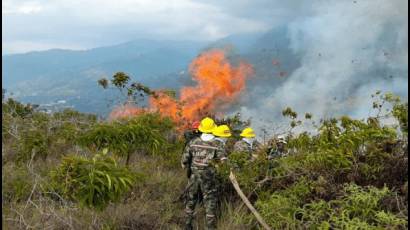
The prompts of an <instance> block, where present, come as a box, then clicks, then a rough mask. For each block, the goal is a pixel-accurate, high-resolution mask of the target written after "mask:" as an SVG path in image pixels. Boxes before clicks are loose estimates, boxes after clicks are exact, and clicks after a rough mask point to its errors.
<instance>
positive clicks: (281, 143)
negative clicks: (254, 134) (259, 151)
mask: <svg viewBox="0 0 410 230" xmlns="http://www.w3.org/2000/svg"><path fill="white" fill-rule="evenodd" d="M286 144H287V142H286V139H285V137H284V136H279V137H278V140H277V141H276V148H275V147H273V146H271V147H270V148H269V149H268V160H271V159H273V158H276V157H283V156H286V155H287V151H286V148H285V147H286Z"/></svg>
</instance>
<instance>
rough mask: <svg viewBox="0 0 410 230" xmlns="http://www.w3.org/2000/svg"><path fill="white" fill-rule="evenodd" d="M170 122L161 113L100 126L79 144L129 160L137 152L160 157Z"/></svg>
mask: <svg viewBox="0 0 410 230" xmlns="http://www.w3.org/2000/svg"><path fill="white" fill-rule="evenodd" d="M172 127H173V125H172V123H171V121H170V120H169V119H163V118H161V117H160V115H159V114H144V115H141V116H138V117H136V118H133V119H131V120H122V121H114V122H112V123H100V124H97V125H95V126H94V127H93V128H92V129H91V130H89V131H88V132H86V133H85V134H84V135H82V136H80V137H79V138H78V143H79V144H80V145H83V146H87V147H89V148H90V149H92V150H102V149H104V148H107V149H109V150H110V151H112V152H113V153H114V154H116V155H118V156H122V157H126V158H127V165H128V163H129V159H130V155H131V154H132V153H133V152H135V151H137V150H140V151H146V152H148V153H150V154H156V153H158V151H159V150H160V148H161V147H164V146H165V145H166V134H167V133H169V132H170V131H171V130H172Z"/></svg>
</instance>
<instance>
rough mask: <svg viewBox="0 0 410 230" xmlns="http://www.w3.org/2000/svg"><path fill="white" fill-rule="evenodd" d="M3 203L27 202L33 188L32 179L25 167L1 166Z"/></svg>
mask: <svg viewBox="0 0 410 230" xmlns="http://www.w3.org/2000/svg"><path fill="white" fill-rule="evenodd" d="M3 167H4V168H3V178H2V189H3V201H6V202H12V201H15V202H19V201H24V200H27V198H28V197H29V196H30V192H31V189H32V188H33V183H34V181H33V178H32V177H31V175H30V174H29V172H28V171H27V168H25V167H17V166H15V165H5V166H3Z"/></svg>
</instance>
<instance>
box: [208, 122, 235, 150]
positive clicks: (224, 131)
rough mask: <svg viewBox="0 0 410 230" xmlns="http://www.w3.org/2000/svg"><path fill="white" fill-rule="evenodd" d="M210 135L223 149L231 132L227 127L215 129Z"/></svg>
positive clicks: (222, 126) (221, 126)
mask: <svg viewBox="0 0 410 230" xmlns="http://www.w3.org/2000/svg"><path fill="white" fill-rule="evenodd" d="M212 134H213V135H214V136H216V138H215V140H217V141H219V142H220V143H221V145H222V146H223V147H225V144H226V141H227V140H228V137H231V136H232V133H231V130H230V129H229V127H228V126H227V125H220V126H218V127H216V128H215V130H214V131H213V132H212Z"/></svg>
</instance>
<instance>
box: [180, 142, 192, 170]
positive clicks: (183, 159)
mask: <svg viewBox="0 0 410 230" xmlns="http://www.w3.org/2000/svg"><path fill="white" fill-rule="evenodd" d="M190 151H191V142H189V143H188V144H187V145H186V146H185V148H184V152H183V153H182V157H181V165H182V167H183V168H185V167H186V166H187V165H188V164H189V162H190V161H191V154H190Z"/></svg>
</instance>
